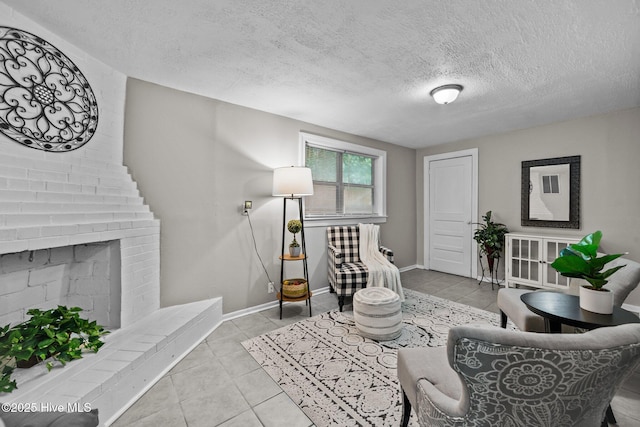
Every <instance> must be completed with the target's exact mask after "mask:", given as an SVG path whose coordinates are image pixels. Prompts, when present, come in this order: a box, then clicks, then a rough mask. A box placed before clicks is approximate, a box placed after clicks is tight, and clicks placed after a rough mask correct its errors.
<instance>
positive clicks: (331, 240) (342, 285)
mask: <svg viewBox="0 0 640 427" xmlns="http://www.w3.org/2000/svg"><path fill="white" fill-rule="evenodd" d="M359 237H360V228H359V227H358V226H357V225H348V226H337V227H328V228H327V241H328V253H327V261H328V263H329V265H328V267H329V270H328V272H329V285H330V286H331V292H335V293H336V295H338V305H339V306H340V311H342V306H343V305H344V297H348V296H352V295H353V294H354V293H355V292H356V291H357V290H358V289H362V288H366V287H367V278H368V275H369V272H368V270H367V267H366V266H365V265H364V263H363V262H362V261H360V249H359V246H360V238H359ZM380 252H381V253H382V254H383V255H384V256H385V257H386V258H387V259H388V260H389V262H393V251H392V250H391V249H389V248H385V247H383V246H380Z"/></svg>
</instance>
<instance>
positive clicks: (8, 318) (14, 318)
mask: <svg viewBox="0 0 640 427" xmlns="http://www.w3.org/2000/svg"><path fill="white" fill-rule="evenodd" d="M25 320H26V316H25V311H24V309H20V310H15V311H12V312H10V313H7V314H2V315H0V326H4V325H8V324H12V325H16V324H18V323H22V322H24V321H25Z"/></svg>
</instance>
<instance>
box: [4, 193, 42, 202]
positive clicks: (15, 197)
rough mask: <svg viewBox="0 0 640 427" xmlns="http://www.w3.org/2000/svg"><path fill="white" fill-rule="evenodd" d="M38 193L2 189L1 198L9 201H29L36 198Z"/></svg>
mask: <svg viewBox="0 0 640 427" xmlns="http://www.w3.org/2000/svg"><path fill="white" fill-rule="evenodd" d="M36 197H37V193H34V192H31V191H14V190H0V200H2V201H5V202H8V201H18V202H23V201H29V200H32V201H33V200H36Z"/></svg>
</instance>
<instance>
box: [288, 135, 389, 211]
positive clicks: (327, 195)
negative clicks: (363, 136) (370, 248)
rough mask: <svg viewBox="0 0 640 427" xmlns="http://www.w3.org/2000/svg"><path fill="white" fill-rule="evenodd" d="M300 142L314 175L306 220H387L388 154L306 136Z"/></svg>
mask: <svg viewBox="0 0 640 427" xmlns="http://www.w3.org/2000/svg"><path fill="white" fill-rule="evenodd" d="M300 141H301V149H302V151H303V152H304V164H305V166H307V167H309V168H311V174H312V176H313V191H314V194H313V196H308V197H306V198H305V218H306V219H310V220H314V219H318V220H321V219H353V218H369V219H371V218H375V217H379V218H383V217H384V215H385V211H386V209H385V194H384V191H385V182H384V176H385V175H386V171H385V167H386V152H384V151H382V150H377V149H373V148H370V147H365V146H361V145H356V144H352V143H348V142H344V141H339V140H335V139H331V138H325V137H320V136H316V135H310V134H305V133H301V134H300Z"/></svg>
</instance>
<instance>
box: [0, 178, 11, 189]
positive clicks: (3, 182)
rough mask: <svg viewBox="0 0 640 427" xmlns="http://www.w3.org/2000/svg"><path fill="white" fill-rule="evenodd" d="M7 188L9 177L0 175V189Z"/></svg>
mask: <svg viewBox="0 0 640 427" xmlns="http://www.w3.org/2000/svg"><path fill="white" fill-rule="evenodd" d="M7 188H9V179H8V178H5V177H3V176H0V189H5V190H6V189H7Z"/></svg>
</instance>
